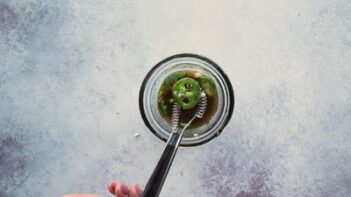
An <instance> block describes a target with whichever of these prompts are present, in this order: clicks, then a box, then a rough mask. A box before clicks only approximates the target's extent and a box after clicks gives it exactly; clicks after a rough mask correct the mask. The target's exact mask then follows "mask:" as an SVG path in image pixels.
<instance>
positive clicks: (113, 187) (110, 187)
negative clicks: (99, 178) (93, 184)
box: [108, 181, 117, 194]
mask: <svg viewBox="0 0 351 197" xmlns="http://www.w3.org/2000/svg"><path fill="white" fill-rule="evenodd" d="M116 185H117V182H116V181H112V182H111V183H109V184H108V191H110V193H111V194H115V190H116Z"/></svg>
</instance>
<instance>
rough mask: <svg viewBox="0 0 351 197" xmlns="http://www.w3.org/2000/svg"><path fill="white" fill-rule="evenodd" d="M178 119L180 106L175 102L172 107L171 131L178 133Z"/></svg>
mask: <svg viewBox="0 0 351 197" xmlns="http://www.w3.org/2000/svg"><path fill="white" fill-rule="evenodd" d="M179 117H180V106H179V104H178V103H177V102H174V103H173V106H172V131H173V132H177V131H178V125H179Z"/></svg>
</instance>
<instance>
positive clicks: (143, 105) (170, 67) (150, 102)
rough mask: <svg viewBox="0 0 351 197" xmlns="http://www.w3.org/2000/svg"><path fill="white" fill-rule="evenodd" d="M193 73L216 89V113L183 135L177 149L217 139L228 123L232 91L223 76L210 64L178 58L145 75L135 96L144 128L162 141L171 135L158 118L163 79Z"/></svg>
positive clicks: (167, 125)
mask: <svg viewBox="0 0 351 197" xmlns="http://www.w3.org/2000/svg"><path fill="white" fill-rule="evenodd" d="M189 70H190V71H197V72H200V73H202V74H205V75H207V76H208V77H210V78H211V79H212V80H213V81H214V83H215V86H216V89H217V96H218V100H217V101H218V102H217V110H216V112H215V113H214V115H213V116H212V117H211V119H210V121H209V122H208V123H207V124H204V125H202V126H201V127H197V128H190V129H187V130H186V131H185V132H184V136H183V139H182V141H181V143H180V146H196V145H200V144H203V143H206V142H208V141H210V140H212V139H214V138H215V137H217V136H218V135H219V134H220V133H221V132H222V130H223V128H224V127H225V126H226V124H227V123H228V121H229V120H230V118H231V116H232V113H233V109H234V91H233V88H232V85H231V83H230V81H229V78H228V77H227V75H226V74H225V73H224V72H223V70H222V69H221V68H220V67H219V66H218V65H217V64H216V63H214V62H213V61H211V60H209V59H208V58H205V57H203V56H199V55H194V54H178V55H174V56H171V57H169V58H166V59H165V60H163V61H161V62H159V63H158V64H156V66H154V67H153V68H152V69H151V70H150V72H149V73H148V74H147V75H146V77H145V79H144V81H143V83H142V85H141V88H140V93H139V108H140V112H141V115H142V118H143V120H144V122H145V124H146V126H147V127H148V128H149V129H150V130H151V132H152V133H153V134H154V135H156V136H157V137H159V138H160V139H161V140H163V141H165V142H166V141H167V139H168V137H169V135H170V133H171V124H170V123H169V122H167V121H166V120H165V119H164V118H163V117H162V116H161V114H160V112H159V110H158V106H157V105H158V104H157V96H158V91H159V89H160V87H161V84H162V82H163V81H164V79H165V78H166V77H167V76H169V75H170V74H172V73H174V72H177V71H189Z"/></svg>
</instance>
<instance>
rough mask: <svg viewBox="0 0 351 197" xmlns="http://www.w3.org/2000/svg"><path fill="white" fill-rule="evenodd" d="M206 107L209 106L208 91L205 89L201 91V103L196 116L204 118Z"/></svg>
mask: <svg viewBox="0 0 351 197" xmlns="http://www.w3.org/2000/svg"><path fill="white" fill-rule="evenodd" d="M206 107H207V96H206V93H205V92H204V91H201V93H200V103H199V105H198V107H197V110H196V113H195V116H196V117H197V118H200V119H201V118H202V117H204V114H205V111H206Z"/></svg>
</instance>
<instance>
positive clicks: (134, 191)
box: [129, 184, 143, 197]
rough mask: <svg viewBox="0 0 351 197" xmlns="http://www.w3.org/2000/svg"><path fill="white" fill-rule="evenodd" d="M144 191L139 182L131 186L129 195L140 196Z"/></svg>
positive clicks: (131, 196)
mask: <svg viewBox="0 0 351 197" xmlns="http://www.w3.org/2000/svg"><path fill="white" fill-rule="evenodd" d="M142 193H143V191H142V190H141V188H140V186H139V185H138V184H136V185H134V186H133V187H131V188H130V195H129V197H140V196H141V194H142Z"/></svg>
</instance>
